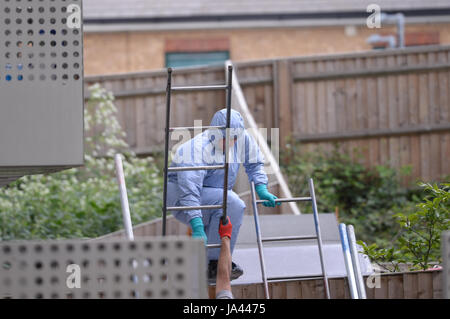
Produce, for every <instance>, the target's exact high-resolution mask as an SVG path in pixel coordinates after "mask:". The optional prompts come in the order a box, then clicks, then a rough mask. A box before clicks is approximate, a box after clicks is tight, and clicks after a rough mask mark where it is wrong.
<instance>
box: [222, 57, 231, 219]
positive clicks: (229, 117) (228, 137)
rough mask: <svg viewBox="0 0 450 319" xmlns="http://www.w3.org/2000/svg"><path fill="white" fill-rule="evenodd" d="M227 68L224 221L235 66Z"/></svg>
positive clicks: (223, 216)
mask: <svg viewBox="0 0 450 319" xmlns="http://www.w3.org/2000/svg"><path fill="white" fill-rule="evenodd" d="M226 70H227V71H228V72H227V73H226V75H227V91H226V106H227V124H226V128H225V162H224V174H223V176H224V181H223V202H222V205H223V208H222V223H225V222H226V219H227V199H228V170H229V166H230V163H229V162H230V159H229V157H230V156H229V155H230V154H229V153H230V145H229V143H230V126H231V90H232V81H233V67H232V66H231V65H229V66H228V67H227V68H226Z"/></svg>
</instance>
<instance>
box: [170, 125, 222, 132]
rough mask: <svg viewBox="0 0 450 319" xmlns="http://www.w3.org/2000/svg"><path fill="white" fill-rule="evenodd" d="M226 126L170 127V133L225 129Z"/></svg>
mask: <svg viewBox="0 0 450 319" xmlns="http://www.w3.org/2000/svg"><path fill="white" fill-rule="evenodd" d="M225 128H226V126H187V127H171V128H169V131H170V132H173V131H193V130H208V129H225Z"/></svg>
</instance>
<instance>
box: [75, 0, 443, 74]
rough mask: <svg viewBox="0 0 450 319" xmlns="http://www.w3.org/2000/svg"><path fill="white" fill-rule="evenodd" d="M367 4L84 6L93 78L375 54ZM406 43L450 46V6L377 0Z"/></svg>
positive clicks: (114, 0)
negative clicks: (396, 16) (394, 17)
mask: <svg viewBox="0 0 450 319" xmlns="http://www.w3.org/2000/svg"><path fill="white" fill-rule="evenodd" d="M372 2H373V1H363V0H323V1H320V3H319V2H318V1H314V0H240V1H237V0H227V1H223V0H191V1H181V0H170V1H160V0H127V1H119V0H84V2H83V3H84V21H85V28H84V31H85V73H86V75H92V74H109V73H121V72H135V71H143V70H150V69H159V68H163V67H166V66H189V65H198V64H208V63H209V64H213V63H219V62H222V61H224V60H226V59H228V58H231V59H232V60H234V61H242V60H257V59H267V58H277V57H288V56H301V55H312V54H327V53H337V52H350V51H361V50H370V49H372V48H373V46H372V45H371V44H369V43H368V42H367V39H368V37H369V36H371V35H373V34H380V35H394V34H396V27H395V26H393V25H386V24H382V27H381V28H379V29H377V28H374V29H369V28H368V27H367V25H366V20H367V18H368V17H369V15H370V13H367V11H366V9H367V6H368V5H369V4H370V3H372ZM376 3H377V4H378V5H379V6H380V8H381V11H382V12H385V13H397V12H402V13H403V14H404V15H405V22H406V27H405V45H406V46H412V45H428V44H450V0H433V1H423V0H397V1H392V0H377V1H376Z"/></svg>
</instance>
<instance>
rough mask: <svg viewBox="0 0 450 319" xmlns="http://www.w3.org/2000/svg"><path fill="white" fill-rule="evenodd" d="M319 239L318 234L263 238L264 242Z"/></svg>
mask: <svg viewBox="0 0 450 319" xmlns="http://www.w3.org/2000/svg"><path fill="white" fill-rule="evenodd" d="M308 239H317V236H285V237H266V238H262V239H261V241H262V242H270V241H285V240H308Z"/></svg>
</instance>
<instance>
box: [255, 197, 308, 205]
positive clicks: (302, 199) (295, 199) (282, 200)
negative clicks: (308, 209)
mask: <svg viewBox="0 0 450 319" xmlns="http://www.w3.org/2000/svg"><path fill="white" fill-rule="evenodd" d="M309 201H311V197H293V198H278V199H275V203H289V202H309ZM264 202H267V200H264V199H258V200H257V201H256V204H262V203H264Z"/></svg>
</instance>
